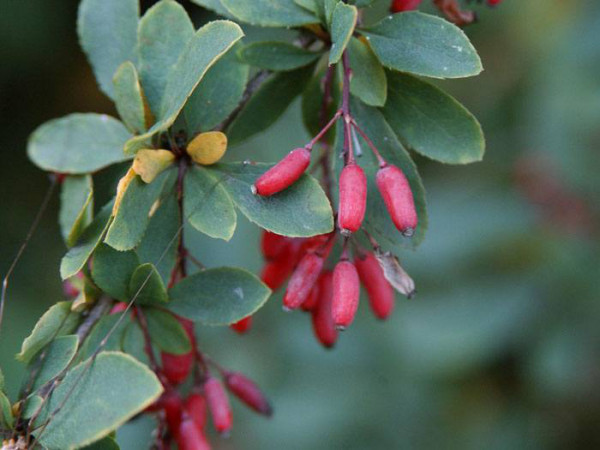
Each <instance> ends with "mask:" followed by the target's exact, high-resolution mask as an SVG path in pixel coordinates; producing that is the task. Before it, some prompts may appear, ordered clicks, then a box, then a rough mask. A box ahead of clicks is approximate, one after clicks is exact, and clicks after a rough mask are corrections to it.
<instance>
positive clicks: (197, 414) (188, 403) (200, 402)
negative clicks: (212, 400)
mask: <svg viewBox="0 0 600 450" xmlns="http://www.w3.org/2000/svg"><path fill="white" fill-rule="evenodd" d="M185 412H186V413H187V414H188V415H189V416H190V418H191V419H192V420H193V421H194V423H195V424H196V426H197V427H198V428H199V429H201V430H203V429H204V426H205V425H206V399H205V398H204V395H202V394H199V393H197V392H193V393H191V394H190V395H189V396H188V398H186V400H185Z"/></svg>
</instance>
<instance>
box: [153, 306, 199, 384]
mask: <svg viewBox="0 0 600 450" xmlns="http://www.w3.org/2000/svg"><path fill="white" fill-rule="evenodd" d="M177 320H179V322H180V323H181V325H183V328H185V331H186V333H187V335H188V337H189V338H190V341H191V342H192V345H193V344H194V342H195V340H196V338H195V336H194V322H192V321H191V320H188V319H186V318H184V317H179V316H177ZM194 356H195V355H194V351H191V352H189V353H186V354H183V355H174V354H171V353H165V352H162V353H161V354H160V357H161V360H162V363H163V373H164V374H165V376H166V377H167V379H168V380H169V381H170V382H171V383H173V384H179V383H182V382H183V381H185V379H186V378H187V377H188V375H189V374H190V372H191V370H192V366H193V365H194Z"/></svg>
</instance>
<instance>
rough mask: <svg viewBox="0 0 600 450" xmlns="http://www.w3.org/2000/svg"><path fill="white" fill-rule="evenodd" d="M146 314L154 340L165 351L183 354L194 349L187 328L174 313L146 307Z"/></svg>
mask: <svg viewBox="0 0 600 450" xmlns="http://www.w3.org/2000/svg"><path fill="white" fill-rule="evenodd" d="M144 315H145V317H146V320H147V322H148V331H149V332H150V337H151V339H152V342H154V343H155V344H156V345H157V346H158V348H160V349H161V350H162V351H163V352H167V353H172V354H174V355H183V354H185V353H189V352H190V351H191V350H192V345H191V343H190V339H189V337H188V335H187V332H186V331H185V328H183V325H181V323H179V321H178V320H177V319H176V318H175V316H174V315H173V313H170V312H168V311H164V310H162V309H158V308H145V309H144Z"/></svg>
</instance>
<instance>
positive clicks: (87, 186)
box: [58, 175, 94, 247]
mask: <svg viewBox="0 0 600 450" xmlns="http://www.w3.org/2000/svg"><path fill="white" fill-rule="evenodd" d="M93 215H94V188H93V182H92V177H91V176H90V175H73V176H67V177H65V178H64V180H63V182H62V184H61V191H60V212H59V214H58V223H59V224H60V231H61V234H62V236H63V239H64V240H65V243H66V244H67V247H72V246H73V245H74V244H75V242H76V241H77V239H78V238H79V236H80V235H81V233H82V231H83V230H84V228H85V227H87V226H88V225H89V224H90V222H91V221H92V218H93Z"/></svg>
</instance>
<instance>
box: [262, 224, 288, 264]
mask: <svg viewBox="0 0 600 450" xmlns="http://www.w3.org/2000/svg"><path fill="white" fill-rule="evenodd" d="M290 244H291V242H290V238H288V237H286V236H281V235H280V234H275V233H271V232H270V231H266V230H263V232H262V238H261V240H260V248H261V250H262V254H263V256H264V257H265V259H267V260H272V259H278V258H280V257H281V256H282V255H283V254H284V253H285V250H286V248H287V247H288V246H289V245H290Z"/></svg>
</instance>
